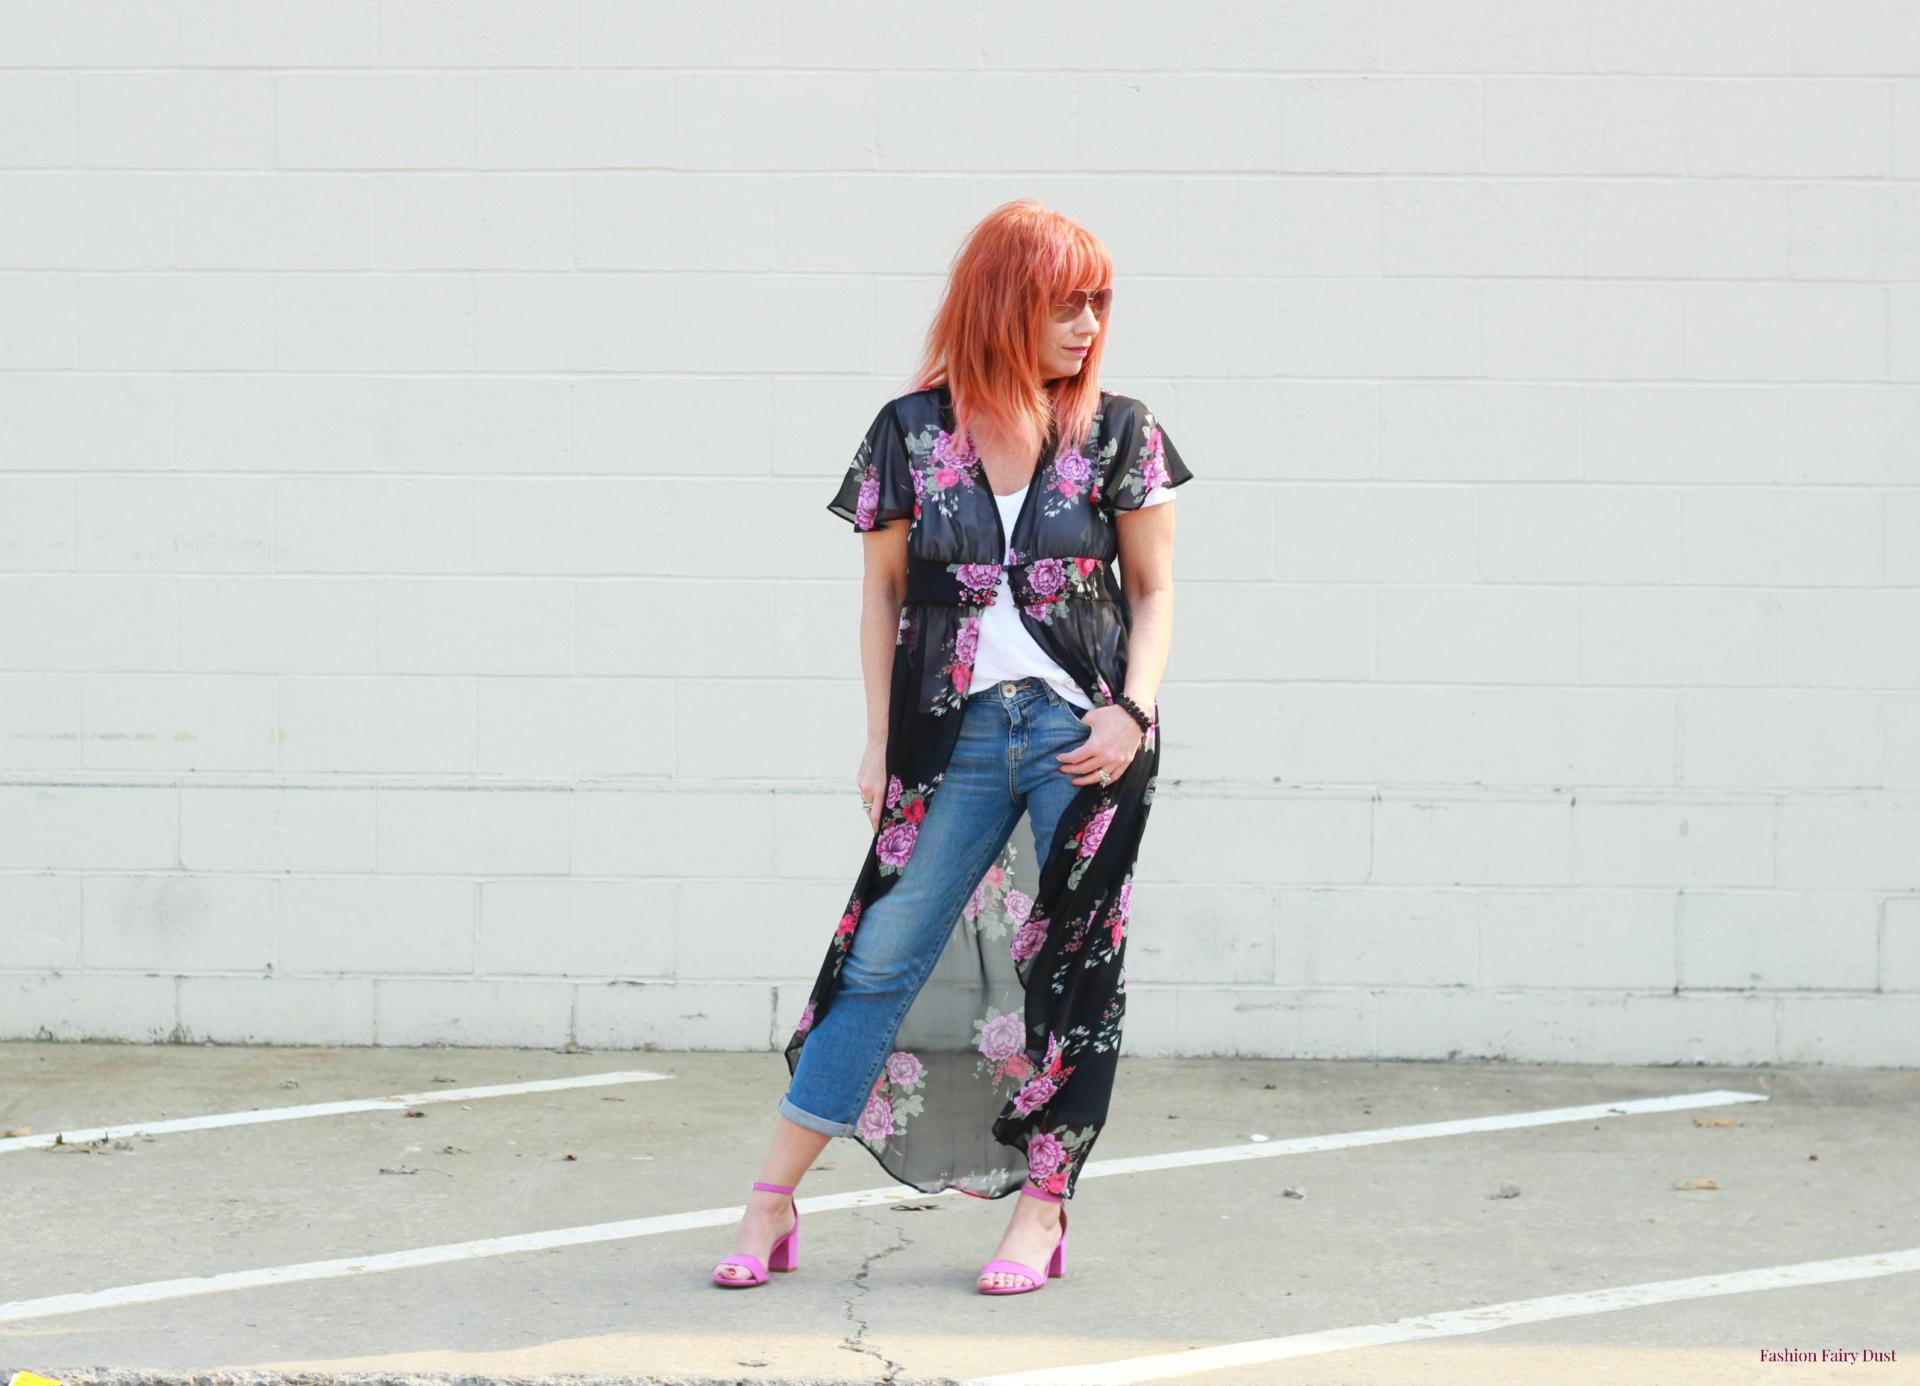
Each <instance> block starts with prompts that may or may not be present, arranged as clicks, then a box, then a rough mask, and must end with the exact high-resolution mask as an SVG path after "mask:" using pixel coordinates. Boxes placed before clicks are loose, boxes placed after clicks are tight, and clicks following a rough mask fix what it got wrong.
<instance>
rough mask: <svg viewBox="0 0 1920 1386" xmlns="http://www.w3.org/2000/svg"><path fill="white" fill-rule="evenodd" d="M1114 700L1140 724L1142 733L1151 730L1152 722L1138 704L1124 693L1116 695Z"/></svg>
mask: <svg viewBox="0 0 1920 1386" xmlns="http://www.w3.org/2000/svg"><path fill="white" fill-rule="evenodd" d="M1114 702H1115V703H1117V704H1119V705H1120V706H1121V707H1123V708H1125V709H1126V710H1127V715H1128V716H1129V717H1131V718H1133V720H1134V721H1136V722H1138V723H1139V724H1140V730H1141V731H1142V732H1143V733H1145V732H1150V731H1152V730H1153V722H1152V720H1151V719H1150V718H1149V717H1148V716H1147V714H1146V713H1144V712H1142V711H1141V710H1140V704H1138V703H1136V702H1135V701H1134V700H1133V699H1131V698H1129V697H1128V696H1127V695H1126V694H1124V693H1122V694H1120V695H1119V696H1118V697H1116V698H1115V699H1114Z"/></svg>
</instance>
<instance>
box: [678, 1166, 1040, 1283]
mask: <svg viewBox="0 0 1920 1386" xmlns="http://www.w3.org/2000/svg"><path fill="white" fill-rule="evenodd" d="M790 1198H791V1195H789V1194H783V1193H769V1192H767V1190H765V1189H755V1190H754V1191H753V1193H752V1194H751V1195H750V1196H749V1197H748V1199H747V1211H746V1213H745V1215H744V1216H742V1217H741V1219H740V1227H739V1230H738V1231H736V1232H735V1233H734V1237H733V1246H732V1248H731V1250H730V1251H729V1253H728V1254H729V1255H740V1254H742V1253H744V1254H746V1255H748V1256H753V1257H756V1258H758V1259H759V1260H761V1261H763V1262H764V1261H765V1260H766V1259H767V1253H768V1252H769V1251H772V1250H773V1244H774V1243H775V1242H777V1241H779V1240H780V1239H781V1238H782V1237H784V1236H786V1235H787V1233H788V1232H790V1231H791V1230H792V1229H793V1225H794V1223H796V1222H798V1221H799V1215H798V1214H797V1213H796V1212H795V1211H794V1208H793V1205H792V1203H791V1202H790V1201H789V1199H790ZM1027 1202H1029V1203H1031V1202H1033V1200H1032V1199H1028V1200H1027ZM713 1269H714V1272H715V1273H716V1274H717V1275H719V1277H720V1278H721V1279H722V1280H751V1279H753V1271H752V1270H751V1269H750V1268H749V1267H747V1266H743V1265H741V1264H740V1263H739V1262H738V1261H723V1262H721V1263H720V1264H719V1265H716V1266H715V1267H714V1268H713Z"/></svg>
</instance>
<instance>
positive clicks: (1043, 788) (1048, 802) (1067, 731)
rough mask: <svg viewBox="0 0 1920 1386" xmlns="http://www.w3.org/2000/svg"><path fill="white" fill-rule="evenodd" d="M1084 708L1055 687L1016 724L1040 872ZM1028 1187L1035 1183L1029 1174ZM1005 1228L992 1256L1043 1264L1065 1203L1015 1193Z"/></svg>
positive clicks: (1015, 1279) (996, 1274)
mask: <svg viewBox="0 0 1920 1386" xmlns="http://www.w3.org/2000/svg"><path fill="white" fill-rule="evenodd" d="M1082 711H1083V709H1081V708H1079V707H1076V706H1075V705H1074V704H1072V703H1070V702H1068V701H1067V700H1066V699H1065V698H1062V697H1060V696H1059V695H1058V694H1056V693H1054V692H1053V691H1052V690H1051V689H1048V690H1046V691H1045V696H1043V697H1040V698H1035V699H1033V700H1031V701H1029V702H1027V703H1024V704H1023V705H1022V706H1021V707H1020V709H1019V718H1018V722H1017V724H1016V725H1015V727H1014V729H1013V744H1014V745H1015V747H1016V749H1018V750H1019V752H1020V760H1019V764H1018V767H1017V774H1016V780H1015V786H1016V788H1017V789H1018V790H1019V792H1020V794H1021V795H1022V797H1023V798H1024V799H1025V801H1026V809H1027V821H1028V823H1030V824H1031V825H1032V828H1033V863H1034V870H1035V871H1036V872H1038V871H1041V870H1043V869H1044V868H1045V866H1046V858H1047V852H1048V849H1049V848H1051V847H1052V846H1053V838H1054V833H1055V832H1056V831H1058V829H1059V826H1060V820H1061V818H1062V817H1063V816H1064V815H1065V814H1066V811H1067V806H1068V805H1069V804H1071V803H1072V802H1073V801H1074V799H1075V798H1077V797H1078V796H1079V794H1080V793H1081V786H1079V785H1077V784H1075V783H1074V782H1073V776H1071V775H1069V774H1067V773H1065V772H1064V771H1062V770H1061V769H1060V762H1059V761H1058V760H1057V759H1056V758H1055V757H1057V756H1058V755H1059V754H1060V752H1062V751H1069V750H1072V749H1073V748H1074V747H1075V746H1078V745H1079V744H1080V743H1081V742H1082V741H1085V740H1086V739H1087V738H1088V737H1089V736H1091V735H1092V734H1093V733H1092V729H1091V728H1089V727H1088V726H1087V724H1086V723H1084V722H1082V721H1081V720H1080V716H1081V713H1082ZM1026 1186H1027V1187H1028V1188H1037V1187H1038V1186H1037V1185H1035V1184H1034V1183H1033V1182H1032V1181H1031V1180H1028V1181H1026ZM1012 1201H1013V1209H1012V1211H1011V1214H1010V1215H1009V1217H1008V1220H1007V1229H1006V1231H1005V1233H1004V1234H1002V1236H1001V1238H1000V1245H999V1247H998V1248H996V1249H995V1251H994V1253H993V1255H992V1256H991V1257H989V1258H988V1259H990V1260H995V1261H1001V1260H1005V1261H1018V1262H1020V1264H1022V1265H1025V1266H1039V1267H1043V1268H1044V1267H1045V1266H1046V1264H1047V1258H1048V1257H1050V1256H1052V1255H1053V1248H1054V1244H1055V1243H1057V1242H1058V1241H1059V1240H1060V1209H1061V1205H1060V1204H1057V1203H1050V1202H1048V1201H1047V1200H1045V1199H1040V1198H1023V1197H1020V1196H1018V1195H1016V1196H1015V1197H1014V1198H1013V1200H1012ZM980 1283H981V1284H982V1285H986V1286H989V1287H995V1286H1016V1285H1020V1284H1023V1283H1025V1277H1024V1276H1020V1275H1015V1274H1011V1273H1008V1272H1006V1271H993V1272H991V1273H989V1274H987V1275H983V1276H981V1277H980Z"/></svg>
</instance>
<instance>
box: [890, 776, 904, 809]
mask: <svg viewBox="0 0 1920 1386" xmlns="http://www.w3.org/2000/svg"><path fill="white" fill-rule="evenodd" d="M903 788H904V786H903V785H902V784H901V783H900V777H899V776H898V775H889V776H887V807H888V808H892V807H893V806H894V805H895V804H897V803H899V802H900V791H901V790H902V789H903Z"/></svg>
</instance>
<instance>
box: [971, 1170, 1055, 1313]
mask: <svg viewBox="0 0 1920 1386" xmlns="http://www.w3.org/2000/svg"><path fill="white" fill-rule="evenodd" d="M1020 1192H1021V1193H1023V1194H1025V1195H1026V1196H1027V1197H1028V1198H1044V1199H1045V1200H1046V1201H1047V1202H1049V1203H1058V1204H1059V1205H1060V1240H1059V1241H1058V1242H1056V1243H1055V1244H1054V1248H1053V1256H1052V1257H1051V1258H1050V1259H1049V1260H1048V1261H1047V1269H1046V1271H1045V1272H1044V1273H1042V1272H1041V1271H1039V1270H1036V1269H1035V1268H1034V1267H1032V1266H1028V1265H1022V1264H1021V1263H1020V1262H1018V1261H989V1262H987V1264H986V1265H984V1266H982V1267H980V1274H981V1275H991V1274H993V1273H994V1272H995V1271H1005V1272H1007V1273H1009V1274H1012V1275H1022V1276H1025V1277H1026V1279H1027V1283H1026V1284H1024V1285H980V1286H979V1287H978V1288H979V1290H980V1293H981V1294H983V1295H1024V1294H1029V1293H1031V1292H1032V1291H1034V1290H1038V1289H1040V1288H1042V1287H1043V1286H1044V1285H1045V1284H1046V1283H1047V1282H1048V1281H1049V1280H1051V1279H1052V1278H1053V1277H1054V1276H1056V1275H1065V1274H1066V1273H1067V1201H1066V1199H1064V1198H1061V1197H1059V1196H1058V1195H1056V1194H1050V1193H1041V1192H1040V1191H1038V1190H1037V1189H1030V1188H1028V1187H1027V1186H1026V1185H1025V1184H1022V1185H1021V1186H1020ZM975 1279H976V1281H977V1280H978V1277H975Z"/></svg>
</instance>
